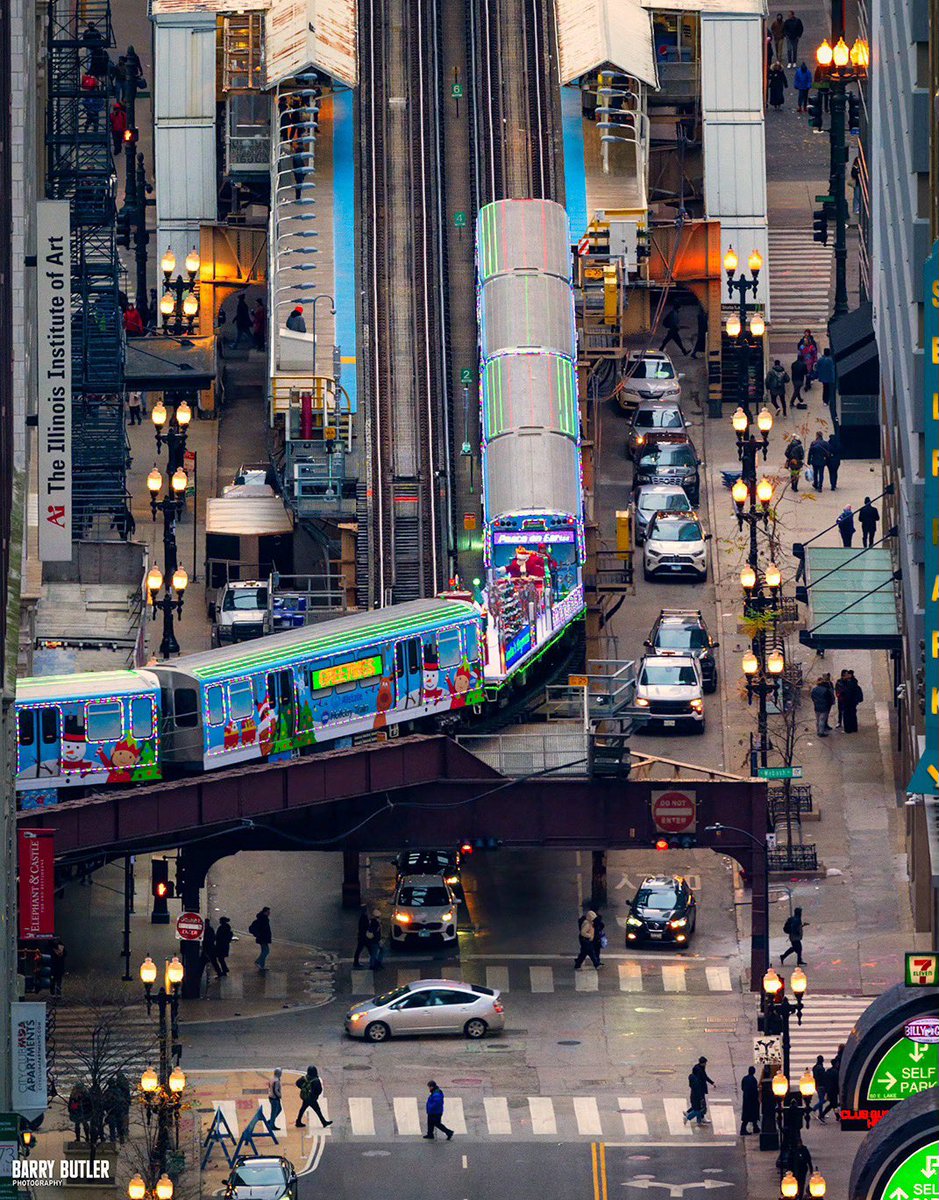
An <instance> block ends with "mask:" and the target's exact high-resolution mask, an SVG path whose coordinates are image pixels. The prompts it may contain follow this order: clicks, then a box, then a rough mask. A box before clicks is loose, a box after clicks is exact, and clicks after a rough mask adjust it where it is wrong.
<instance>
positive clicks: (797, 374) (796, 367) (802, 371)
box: [789, 355, 809, 408]
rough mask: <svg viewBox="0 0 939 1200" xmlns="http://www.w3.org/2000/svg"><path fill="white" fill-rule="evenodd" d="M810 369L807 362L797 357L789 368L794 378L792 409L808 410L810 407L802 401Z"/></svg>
mask: <svg viewBox="0 0 939 1200" xmlns="http://www.w3.org/2000/svg"><path fill="white" fill-rule="evenodd" d="M808 373H809V372H808V368H807V367H806V365H805V360H804V359H802V358H799V356H798V355H797V356H796V357H795V358H794V359H793V360H792V363H791V365H790V367H789V374H790V376H791V378H792V407H793V408H808V405H807V404H806V403H805V401H804V400H803V399H802V389H803V388H804V387H805V380H806V377H807V375H808Z"/></svg>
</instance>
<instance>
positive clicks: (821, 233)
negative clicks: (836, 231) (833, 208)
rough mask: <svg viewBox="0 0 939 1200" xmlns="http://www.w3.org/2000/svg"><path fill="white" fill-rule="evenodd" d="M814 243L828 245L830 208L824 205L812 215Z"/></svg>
mask: <svg viewBox="0 0 939 1200" xmlns="http://www.w3.org/2000/svg"><path fill="white" fill-rule="evenodd" d="M812 241H813V242H821V243H822V245H823V246H827V245H828V207H827V206H826V205H823V206H822V207H821V208H816V209H815V211H814V212H813V213H812Z"/></svg>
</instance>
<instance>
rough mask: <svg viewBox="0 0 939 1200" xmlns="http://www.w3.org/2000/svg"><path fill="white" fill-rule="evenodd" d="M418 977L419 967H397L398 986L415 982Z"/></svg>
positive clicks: (405, 985) (419, 973) (419, 975)
mask: <svg viewBox="0 0 939 1200" xmlns="http://www.w3.org/2000/svg"><path fill="white" fill-rule="evenodd" d="M420 977H421V972H420V968H419V967H398V987H407V986H408V984H409V983H416V982H417V980H418V979H420Z"/></svg>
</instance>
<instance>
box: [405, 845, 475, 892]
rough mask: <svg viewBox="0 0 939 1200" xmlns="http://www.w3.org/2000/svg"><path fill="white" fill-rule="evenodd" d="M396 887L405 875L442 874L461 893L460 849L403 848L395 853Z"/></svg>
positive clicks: (455, 890)
mask: <svg viewBox="0 0 939 1200" xmlns="http://www.w3.org/2000/svg"><path fill="white" fill-rule="evenodd" d="M394 862H395V887H397V885H398V884H399V883H400V882H401V880H402V879H403V878H404V876H405V875H442V876H443V877H444V879H445V880H446V882H447V884H448V885H449V886H450V887H451V888H452V889H453V891H454V892H455V893H457V895H461V894H462V891H461V884H460V852H459V850H402V851H401V852H400V853H399V854H396V855H395V860H394Z"/></svg>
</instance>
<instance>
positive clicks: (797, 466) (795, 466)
mask: <svg viewBox="0 0 939 1200" xmlns="http://www.w3.org/2000/svg"><path fill="white" fill-rule="evenodd" d="M803 407H804V406H803ZM804 466H805V447H804V446H803V445H802V439H801V438H800V437H798V436H797V435H795V434H794V435H793V436H792V437H791V438H790V439H789V444H788V446H786V470H787V471H788V472H789V485H790V487H791V488H792V490H793V491H794V492H797V491H798V490H799V480H800V479H801V478H802V468H803V467H804Z"/></svg>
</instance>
